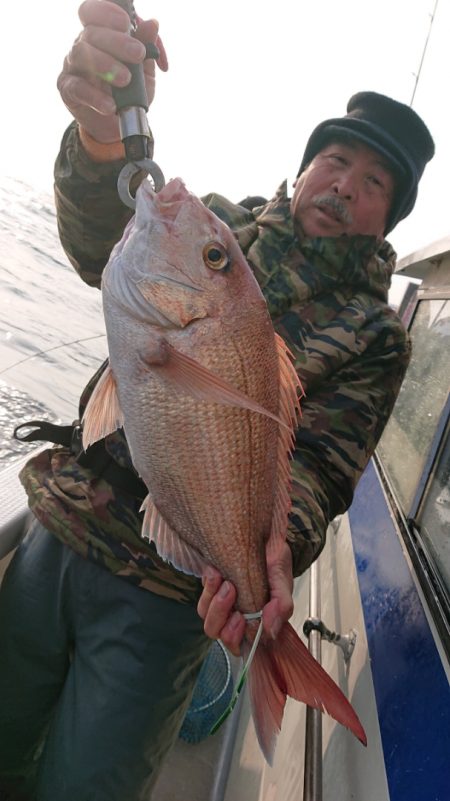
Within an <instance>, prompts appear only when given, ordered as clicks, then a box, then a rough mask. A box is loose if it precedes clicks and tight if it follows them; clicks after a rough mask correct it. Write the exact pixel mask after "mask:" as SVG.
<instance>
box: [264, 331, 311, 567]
mask: <svg viewBox="0 0 450 801" xmlns="http://www.w3.org/2000/svg"><path fill="white" fill-rule="evenodd" d="M275 340H276V345H277V351H278V364H279V372H280V400H279V413H280V417H281V418H282V420H283V423H284V425H283V426H280V428H279V430H278V446H277V482H276V487H275V499H274V505H273V509H274V511H273V517H272V526H271V531H270V537H269V539H268V541H267V544H266V553H267V558H268V560H273V559H276V558H277V556H278V554H279V552H280V548H281V547H282V546H283V544H284V542H285V540H286V531H287V526H288V515H289V512H290V509H291V493H290V490H291V466H290V457H291V454H292V451H293V449H294V445H295V429H296V428H297V425H298V421H299V418H300V414H301V411H300V398H301V397H302V396H303V394H304V393H303V389H302V385H301V383H300V379H299V377H298V375H297V372H296V370H295V366H294V364H293V362H292V357H291V353H290V351H289V350H288V348H287V346H286V343H285V342H284V340H283V339H282V338H281V337H280V336H278V334H275Z"/></svg>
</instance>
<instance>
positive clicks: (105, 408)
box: [83, 365, 123, 450]
mask: <svg viewBox="0 0 450 801" xmlns="http://www.w3.org/2000/svg"><path fill="white" fill-rule="evenodd" d="M122 426H123V414H122V410H121V408H120V404H119V398H118V396H117V386H116V381H115V378H114V375H113V372H112V370H111V367H110V366H109V365H108V367H107V368H106V370H105V372H104V373H102V375H101V376H100V378H99V380H98V382H97V384H96V385H95V387H94V390H93V392H92V395H91V397H90V398H89V401H88V404H87V406H86V409H85V412H84V415H83V448H84V449H85V450H86V448H88V447H89V445H92V444H93V443H94V442H97V440H99V439H103V437H106V436H107V435H108V434H112V432H113V431H117V429H118V428H121V427H122Z"/></svg>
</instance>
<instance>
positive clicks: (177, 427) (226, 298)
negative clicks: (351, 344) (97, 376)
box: [84, 179, 365, 761]
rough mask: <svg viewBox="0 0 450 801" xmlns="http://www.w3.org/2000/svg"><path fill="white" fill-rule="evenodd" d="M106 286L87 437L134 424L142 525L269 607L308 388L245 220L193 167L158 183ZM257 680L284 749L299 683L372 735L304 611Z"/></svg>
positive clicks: (272, 732)
mask: <svg viewBox="0 0 450 801" xmlns="http://www.w3.org/2000/svg"><path fill="white" fill-rule="evenodd" d="M102 295H103V307H104V315H105V322H106V329H107V335H108V348H109V357H110V366H109V369H108V371H107V372H106V373H105V374H104V375H103V377H102V379H101V380H100V382H99V384H98V385H97V387H96V390H95V392H94V394H93V396H92V398H91V401H90V403H89V406H88V408H87V410H86V414H85V420H84V444H85V447H87V446H88V445H89V444H92V443H93V442H95V441H96V440H97V439H100V438H101V437H103V436H105V435H106V434H108V433H110V432H111V431H114V430H115V429H116V428H118V427H119V426H122V425H123V427H124V430H125V433H126V436H127V441H128V444H129V447H130V452H131V456H132V460H133V464H134V466H135V468H136V470H137V471H138V473H139V475H140V476H141V478H142V479H143V481H144V482H145V484H146V486H147V487H148V490H149V495H148V498H147V499H146V501H145V502H144V506H145V516H144V523H143V530H142V535H143V536H144V537H146V538H148V539H149V540H152V541H154V542H155V545H156V548H157V550H158V553H159V554H160V555H161V556H162V557H163V558H165V559H166V560H168V561H170V562H172V563H173V564H174V565H175V566H176V567H178V568H179V569H180V570H183V571H184V572H187V573H193V574H194V575H201V574H202V571H203V569H204V566H205V564H208V563H210V564H213V565H214V566H215V567H216V568H217V569H218V570H219V571H220V573H221V575H222V576H224V577H225V578H227V579H229V580H230V581H231V582H232V583H233V584H234V585H235V587H236V589H237V603H236V605H237V608H238V609H239V610H240V611H242V612H243V613H251V612H258V611H260V610H261V609H262V608H263V606H264V604H265V603H266V602H267V601H268V599H269V586H268V579H267V568H266V551H267V552H270V553H271V555H276V553H277V552H278V550H279V549H280V548H281V547H282V546H283V544H284V542H285V539H286V533H287V522H288V513H289V509H290V497H289V490H290V467H289V458H290V452H291V449H292V446H293V442H294V430H295V426H296V424H297V416H298V411H299V401H298V396H299V394H300V391H301V390H300V384H299V380H298V378H297V375H296V372H295V370H294V368H293V365H292V363H291V360H290V358H289V355H288V352H287V350H286V347H285V346H284V343H283V342H282V340H281V339H280V338H279V337H278V336H277V335H276V334H275V332H274V329H273V325H272V322H271V319H270V315H269V313H268V310H267V306H266V303H265V300H264V297H263V295H262V293H261V290H260V289H259V286H258V284H257V282H256V280H255V278H254V276H253V273H252V271H251V269H250V267H249V266H248V264H247V262H246V260H245V257H244V256H243V254H242V251H241V250H240V248H239V245H238V243H237V242H236V240H235V238H234V236H233V234H232V233H231V231H230V229H229V228H228V227H227V226H226V225H225V224H224V223H223V222H222V221H221V220H219V219H218V218H217V217H216V216H215V215H214V214H213V213H212V212H211V211H210V210H209V209H207V208H206V207H205V206H204V205H203V204H202V203H201V201H200V200H199V199H198V198H196V197H195V196H194V195H192V194H191V193H189V192H188V191H187V189H186V188H185V186H184V184H183V183H182V182H181V181H180V180H179V179H175V180H173V181H171V182H170V183H169V184H168V185H167V186H166V187H165V188H164V189H163V190H162V191H161V192H160V193H158V194H155V193H154V192H153V191H152V189H151V188H150V186H149V184H148V183H147V182H145V183H144V184H142V185H141V187H140V188H139V190H138V194H137V209H136V215H135V217H134V218H133V219H132V220H131V221H130V223H129V224H128V226H127V228H126V230H125V233H124V236H123V238H122V240H121V242H119V243H118V244H117V245H116V247H115V248H114V250H113V252H112V254H111V257H110V260H109V263H108V265H107V267H106V268H105V271H104V275H103V280H102ZM255 626H256V624H255V623H251V624H249V625H248V631H247V634H246V638H245V641H244V646H243V652H244V654H245V653H246V652H247V651H248V650H249V647H250V645H251V642H252V640H253V639H254V636H255ZM249 683H250V695H251V700H252V711H253V717H254V721H255V726H256V731H257V734H258V737H259V741H260V744H261V747H262V749H263V752H264V754H265V756H266V758H267V759H268V760H269V761H270V759H271V756H272V753H273V748H274V743H275V738H276V734H277V733H278V731H279V729H280V726H281V719H282V715H283V709H284V705H285V699H286V694H288V695H291V696H292V697H293V698H297V699H298V700H301V701H304V702H305V703H308V704H310V705H312V706H315V707H318V708H321V709H324V710H326V711H328V712H329V713H330V714H331V715H332V716H333V717H335V718H336V720H339V722H341V723H343V724H344V725H345V726H347V727H349V728H351V729H352V731H353V732H354V733H355V734H356V736H358V737H359V739H361V740H362V741H363V742H365V735H364V731H363V729H362V727H361V724H360V722H359V720H358V718H357V716H356V714H355V712H354V711H353V709H352V707H351V705H350V704H349V703H348V701H347V699H346V698H345V696H344V695H343V694H342V693H341V691H340V690H339V688H338V687H337V686H336V685H335V684H334V682H333V681H332V680H331V679H330V677H329V676H328V675H327V674H326V673H325V671H323V669H322V668H321V667H320V666H319V665H318V663H317V662H315V660H314V659H313V658H312V657H311V656H310V654H309V652H308V650H307V648H306V647H305V646H304V644H303V643H302V641H301V640H300V638H299V637H298V636H297V634H296V632H295V631H294V629H293V628H292V627H291V626H290V624H288V623H287V624H285V626H284V627H283V628H282V630H281V632H280V635H279V636H278V638H277V640H276V641H275V642H273V641H270V642H269V641H267V640H264V638H263V640H262V641H261V643H260V644H259V645H258V648H257V650H256V654H255V657H254V661H253V663H252V667H251V670H250V675H249Z"/></svg>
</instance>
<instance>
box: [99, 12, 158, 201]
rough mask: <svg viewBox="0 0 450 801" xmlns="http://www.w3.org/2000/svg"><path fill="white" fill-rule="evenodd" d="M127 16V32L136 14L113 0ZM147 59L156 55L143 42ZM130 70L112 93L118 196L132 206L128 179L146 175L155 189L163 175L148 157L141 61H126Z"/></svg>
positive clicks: (155, 50)
mask: <svg viewBox="0 0 450 801" xmlns="http://www.w3.org/2000/svg"><path fill="white" fill-rule="evenodd" d="M114 2H115V3H116V5H118V6H121V8H123V9H124V10H125V11H126V12H127V13H128V16H129V18H130V33H131V34H133V33H134V32H135V31H136V28H137V17H136V12H135V10H134V6H133V2H132V0H114ZM146 47H147V58H155V59H156V58H158V57H159V50H158V48H157V47H156V45H154V44H153V43H149V44H147V46H146ZM127 67H128V69H129V70H130V72H131V80H130V82H129V84H128V85H127V86H125V87H123V88H120V87H113V88H112V93H113V97H114V100H115V102H116V106H117V112H118V115H119V126H120V138H121V139H122V142H123V144H124V147H125V155H126V159H127V164H126V165H125V166H124V167H123V169H122V170H121V172H120V174H119V178H118V181H117V191H118V193H119V197H120V199H121V200H122V202H123V203H125V205H126V206H128V207H129V208H131V209H135V208H136V200H135V198H134V197H133V195H132V194H131V192H130V187H131V183H132V180H133V178H134V176H135V175H137V174H138V173H139V172H141V170H142V171H144V172H146V173H147V175H149V176H150V178H151V179H152V182H153V186H154V190H155V192H159V190H160V189H162V188H163V186H164V184H165V180H164V175H163V173H162V171H161V169H160V168H159V167H158V165H157V164H156V162H155V161H153V159H151V158H150V156H149V152H150V144H151V141H152V138H151V133H150V128H149V125H148V120H147V111H148V108H149V102H148V97H147V90H146V88H145V79H144V67H143V65H142V64H127Z"/></svg>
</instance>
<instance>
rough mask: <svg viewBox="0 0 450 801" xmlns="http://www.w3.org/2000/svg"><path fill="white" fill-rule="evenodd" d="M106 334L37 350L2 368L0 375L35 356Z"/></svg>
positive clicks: (103, 335)
mask: <svg viewBox="0 0 450 801" xmlns="http://www.w3.org/2000/svg"><path fill="white" fill-rule="evenodd" d="M105 336H106V334H93V335H92V336H90V337H83V338H82V339H73V340H72V341H71V342H62V343H61V344H60V345H55V346H54V347H53V348H47V349H46V350H38V351H36V353H31V354H30V355H29V356H25V357H24V358H23V359H19V361H17V362H15V363H14V364H10V365H9V367H4V368H3V370H0V375H3V374H4V373H7V372H8V370H13V369H14V367H17V366H18V365H19V364H24V362H28V361H30V359H35V358H36V357H37V356H45V355H46V354H47V353H52V352H53V351H55V350H59V349H60V348H68V347H69V346H70V345H80V344H82V343H83V342H89V341H90V340H92V339H100V338H101V337H105Z"/></svg>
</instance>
